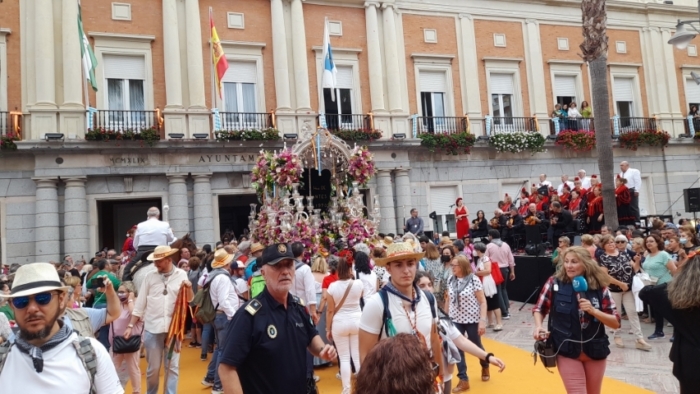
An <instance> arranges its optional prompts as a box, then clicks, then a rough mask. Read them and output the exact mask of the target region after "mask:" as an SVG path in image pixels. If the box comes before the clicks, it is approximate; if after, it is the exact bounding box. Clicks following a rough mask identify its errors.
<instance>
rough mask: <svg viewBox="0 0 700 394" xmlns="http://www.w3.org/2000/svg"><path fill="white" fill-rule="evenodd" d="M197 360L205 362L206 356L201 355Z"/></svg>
mask: <svg viewBox="0 0 700 394" xmlns="http://www.w3.org/2000/svg"><path fill="white" fill-rule="evenodd" d="M199 359H200V360H202V361H207V355H206V354H202V356H201V357H200V358H199Z"/></svg>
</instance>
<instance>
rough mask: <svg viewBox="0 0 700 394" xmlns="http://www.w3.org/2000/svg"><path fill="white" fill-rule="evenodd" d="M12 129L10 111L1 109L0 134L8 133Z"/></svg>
mask: <svg viewBox="0 0 700 394" xmlns="http://www.w3.org/2000/svg"><path fill="white" fill-rule="evenodd" d="M10 130H12V125H11V124H10V113H9V112H4V111H0V135H2V136H5V135H7V134H8V133H9V132H10Z"/></svg>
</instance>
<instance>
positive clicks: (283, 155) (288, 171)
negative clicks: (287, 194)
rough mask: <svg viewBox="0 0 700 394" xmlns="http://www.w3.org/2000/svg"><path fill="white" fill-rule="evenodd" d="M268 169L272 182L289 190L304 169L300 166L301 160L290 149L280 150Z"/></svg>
mask: <svg viewBox="0 0 700 394" xmlns="http://www.w3.org/2000/svg"><path fill="white" fill-rule="evenodd" d="M270 169H271V170H272V173H273V177H274V182H275V183H276V184H277V185H278V186H280V187H284V188H286V189H287V190H291V188H292V185H293V184H295V183H299V178H300V177H301V174H302V172H303V171H304V170H303V169H302V167H301V160H299V157H297V155H296V154H294V153H292V151H291V150H282V151H280V153H278V154H277V155H275V157H274V160H273V165H272V167H270Z"/></svg>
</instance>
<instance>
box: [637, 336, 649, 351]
mask: <svg viewBox="0 0 700 394" xmlns="http://www.w3.org/2000/svg"><path fill="white" fill-rule="evenodd" d="M634 347H635V348H637V349H639V350H644V351H645V352H650V351H651V345H650V344H648V343H646V342H645V341H644V340H643V339H637V342H635V343H634Z"/></svg>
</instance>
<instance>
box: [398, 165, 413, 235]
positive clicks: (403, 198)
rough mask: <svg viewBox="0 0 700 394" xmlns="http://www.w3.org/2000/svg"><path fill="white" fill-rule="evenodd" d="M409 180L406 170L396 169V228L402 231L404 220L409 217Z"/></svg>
mask: <svg viewBox="0 0 700 394" xmlns="http://www.w3.org/2000/svg"><path fill="white" fill-rule="evenodd" d="M411 208H412V206H411V180H410V179H409V178H408V170H405V169H401V170H396V228H397V229H398V231H399V232H401V233H403V232H404V231H403V228H404V221H405V220H406V219H408V218H409V217H411Z"/></svg>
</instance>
